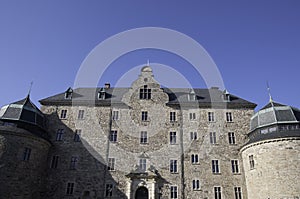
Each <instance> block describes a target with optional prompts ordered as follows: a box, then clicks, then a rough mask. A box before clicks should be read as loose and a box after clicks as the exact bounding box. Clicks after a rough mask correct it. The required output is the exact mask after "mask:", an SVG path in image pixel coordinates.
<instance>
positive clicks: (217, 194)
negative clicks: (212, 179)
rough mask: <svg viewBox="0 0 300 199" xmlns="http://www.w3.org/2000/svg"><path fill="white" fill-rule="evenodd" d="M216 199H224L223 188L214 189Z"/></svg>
mask: <svg viewBox="0 0 300 199" xmlns="http://www.w3.org/2000/svg"><path fill="white" fill-rule="evenodd" d="M214 194H215V199H222V193H221V187H214Z"/></svg>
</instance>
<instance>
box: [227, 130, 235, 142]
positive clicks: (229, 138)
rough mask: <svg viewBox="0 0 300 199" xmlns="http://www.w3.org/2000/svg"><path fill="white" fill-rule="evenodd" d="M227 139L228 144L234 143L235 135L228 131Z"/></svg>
mask: <svg viewBox="0 0 300 199" xmlns="http://www.w3.org/2000/svg"><path fill="white" fill-rule="evenodd" d="M228 141H229V144H235V135H234V132H229V133H228Z"/></svg>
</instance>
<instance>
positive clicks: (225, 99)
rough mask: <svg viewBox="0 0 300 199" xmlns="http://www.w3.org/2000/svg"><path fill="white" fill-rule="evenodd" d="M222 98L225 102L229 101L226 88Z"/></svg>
mask: <svg viewBox="0 0 300 199" xmlns="http://www.w3.org/2000/svg"><path fill="white" fill-rule="evenodd" d="M223 100H224V101H226V102H230V94H229V92H228V91H227V90H226V89H225V90H224V92H223Z"/></svg>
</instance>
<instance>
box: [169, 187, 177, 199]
mask: <svg viewBox="0 0 300 199" xmlns="http://www.w3.org/2000/svg"><path fill="white" fill-rule="evenodd" d="M170 192H171V199H177V198H178V194H177V192H178V190H177V186H171V187H170Z"/></svg>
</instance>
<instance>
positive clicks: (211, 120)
mask: <svg viewBox="0 0 300 199" xmlns="http://www.w3.org/2000/svg"><path fill="white" fill-rule="evenodd" d="M208 121H209V122H214V121H215V114H214V112H208Z"/></svg>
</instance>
